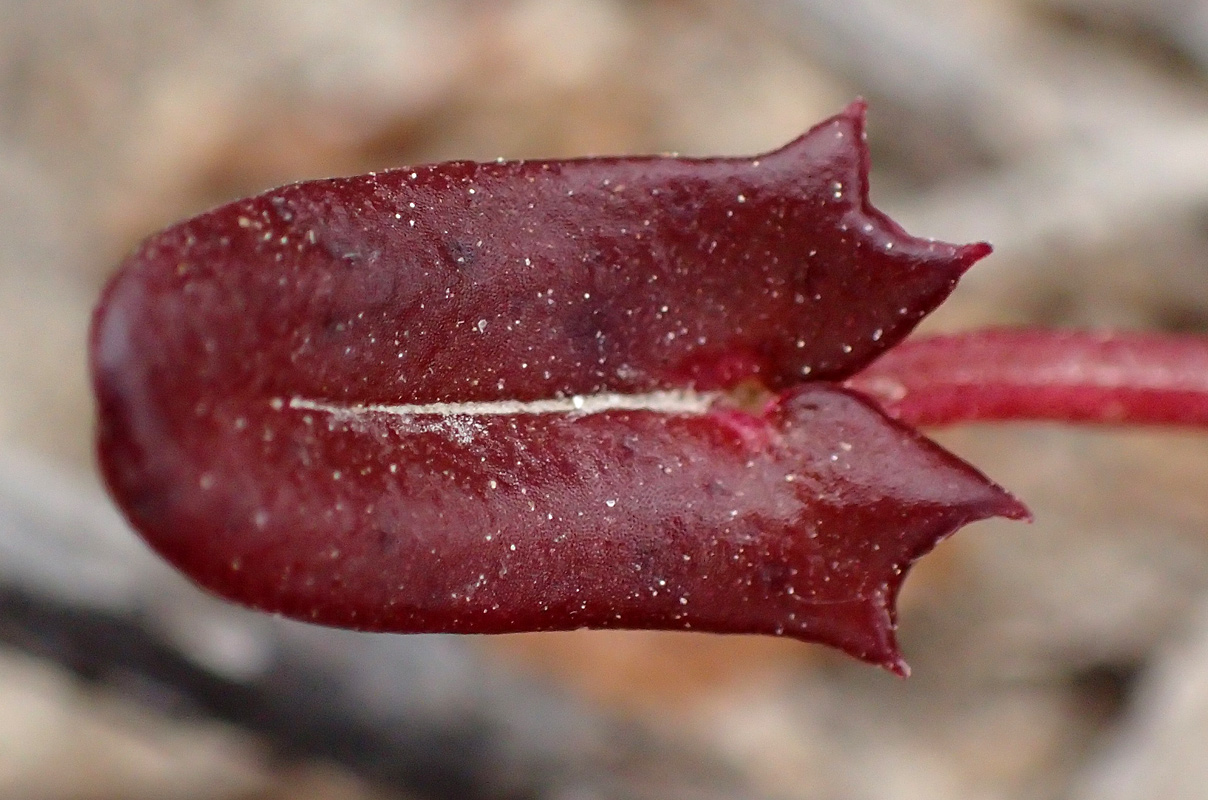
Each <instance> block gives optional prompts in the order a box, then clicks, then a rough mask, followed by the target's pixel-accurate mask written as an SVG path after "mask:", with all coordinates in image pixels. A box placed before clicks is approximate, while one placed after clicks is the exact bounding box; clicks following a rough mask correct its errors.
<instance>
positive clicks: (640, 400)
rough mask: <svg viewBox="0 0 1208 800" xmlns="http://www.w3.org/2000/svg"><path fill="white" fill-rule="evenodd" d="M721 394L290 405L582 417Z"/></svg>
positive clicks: (695, 405) (699, 405)
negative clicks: (398, 403)
mask: <svg viewBox="0 0 1208 800" xmlns="http://www.w3.org/2000/svg"><path fill="white" fill-rule="evenodd" d="M720 395H721V393H720V392H694V391H690V390H671V391H657V392H646V393H643V394H617V393H612V392H606V393H602V394H585V395H574V396H572V397H559V398H551V399H544V400H494V401H486V402H469V403H425V404H411V405H407V404H404V405H379V404H356V403H354V404H349V405H341V404H338V403H328V402H323V401H319V400H307V399H306V398H304V397H293V398H291V399H290V401H289V407H290V408H293V409H299V410H303V411H322V412H325V413H328V414H333V415H339V416H343V415H347V414H362V413H372V414H388V415H391V416H396V417H418V416H436V417H489V416H515V415H537V414H566V415H568V416H576V417H582V416H588V415H591V414H602V413H604V412H606V411H653V412H656V413H661V414H681V415H693V416H699V415H701V414H705V413H708V411H709V409H710V408H711V407H712V405H713V403H714V401H715V400H717V398H718V397H719V396H720ZM273 407H274V408H279V407H280V401H275V402H274V403H273Z"/></svg>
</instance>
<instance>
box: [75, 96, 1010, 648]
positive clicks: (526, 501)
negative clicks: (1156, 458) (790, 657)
mask: <svg viewBox="0 0 1208 800" xmlns="http://www.w3.org/2000/svg"><path fill="white" fill-rule="evenodd" d="M986 252H988V248H987V247H986V246H985V245H968V246H964V247H957V246H953V245H947V244H943V243H937V242H931V241H926V240H920V239H916V238H913V237H910V236H908V235H906V234H905V233H904V232H903V231H902V230H901V229H900V228H899V227H898V226H896V225H895V224H893V223H892V222H890V221H889V220H888V219H886V218H885V217H884V216H883V215H881V214H880V213H879V212H877V211H875V210H874V209H872V208H871V207H870V206H869V205H868V201H867V153H866V150H865V147H864V144H863V107H862V106H861V105H859V104H857V105H853V106H852V107H851V108H849V109H848V110H847V111H845V112H844V113H842V114H840V115H838V116H836V117H834V118H833V119H831V120H828V121H826V122H824V123H822V124H821V125H819V126H818V127H816V128H814V129H813V130H811V131H810V132H809V133H807V134H806V135H805V136H803V137H801V138H799V139H797V140H795V141H794V142H792V143H790V144H789V145H787V146H786V147H785V148H782V149H781V150H778V151H775V152H773V153H770V154H767V155H764V156H760V157H756V158H738V159H735V158H726V159H698V160H692V159H680V158H670V157H649V158H604V159H583V160H575V161H562V162H499V163H490V164H472V163H462V162H454V163H449V164H440V165H435V166H427V167H418V168H415V169H403V170H396V171H391V172H385V173H380V174H377V175H366V176H361V177H356V178H347V179H336V180H325V181H315V182H308V183H302V184H297V185H294V186H287V187H283V188H281V189H277V190H274V191H271V192H268V193H266V194H264V195H261V196H259V197H255V198H252V199H249V200H244V201H239V202H236V203H232V204H230V205H227V206H223V207H221V208H218V209H216V210H214V211H212V212H209V213H207V214H203V215H201V216H199V217H196V218H194V219H191V220H188V221H186V222H183V223H181V224H179V225H176V226H174V227H172V228H169V229H168V230H166V231H164V232H162V233H159V234H157V235H155V236H153V237H151V238H150V239H148V240H147V241H146V242H144V243H143V244H142V245H141V246H140V247H139V249H138V250H137V251H136V252H135V253H134V254H133V255H132V256H131V257H130V258H129V259H128V260H127V261H126V263H125V264H124V265H123V267H122V269H121V271H120V272H119V273H118V275H117V276H116V277H115V278H114V280H113V282H112V283H111V284H110V286H109V288H108V289H107V290H106V292H105V295H104V297H103V299H102V301H101V304H100V306H99V307H98V310H97V312H96V316H95V319H94V325H93V333H92V369H93V379H94V385H95V389H96V393H97V397H98V402H99V407H100V425H99V449H100V459H101V464H102V468H103V471H104V474H105V477H106V480H107V481H108V484H109V487H110V489H111V491H112V493H113V495H114V497H115V498H116V499H117V501H118V503H119V504H120V505H121V506H122V508H123V509H124V511H125V513H126V514H127V516H128V517H129V519H130V520H131V522H132V523H133V524H134V526H135V527H136V528H137V529H138V530H139V531H140V532H141V533H142V534H143V535H144V536H145V537H146V538H147V540H148V542H149V543H150V544H151V545H152V546H153V547H155V548H156V549H157V550H158V551H159V552H160V553H162V554H163V555H164V556H165V557H166V558H168V559H169V560H170V561H172V562H173V563H174V564H176V565H177V566H179V567H180V568H181V569H182V570H184V571H185V572H186V573H188V574H189V575H191V576H192V577H193V578H194V579H196V580H197V581H198V582H199V583H201V584H202V585H203V586H206V587H208V588H210V589H211V590H213V591H216V592H218V593H219V594H222V595H224V596H226V597H229V598H231V599H233V600H237V601H239V602H242V603H246V604H248V605H251V606H254V607H257V608H261V609H265V610H269V611H278V612H282V613H285V614H288V615H291V616H295V617H299V618H302V619H308V620H313V621H315V622H320V623H324V624H331V625H343V626H349V627H354V628H361V629H365V630H389V631H411V632H415V631H449V632H480V633H487V632H505V631H521V630H552V629H566V628H576V627H583V626H589V627H637V628H671V629H679V628H684V629H692V630H705V631H718V632H736V633H737V632H742V633H773V634H784V635H790V636H795V637H798V638H801V639H806V640H810V641H819V642H824V643H827V644H831V645H834V646H837V647H840V648H842V649H844V650H845V651H847V652H849V653H851V654H853V655H855V656H857V657H860V658H864V659H866V660H869V661H872V662H875V663H880V664H884V665H886V666H888V667H890V668H893V669H898V670H901V669H903V668H904V665H903V664H902V662H901V660H900V656H899V655H898V652H897V648H896V645H895V643H894V636H893V627H894V625H893V619H894V610H893V603H894V599H895V598H896V594H897V591H898V588H899V586H900V583H901V580H902V577H903V576H904V573H905V571H906V570H907V569H908V568H909V566H910V564H911V563H912V562H913V561H914V560H915V559H916V558H918V557H919V556H921V555H922V554H923V553H925V552H926V551H927V550H929V549H930V548H931V547H932V546H933V545H934V544H935V542H936V541H937V540H938V539H939V538H941V537H943V536H945V535H947V534H949V533H951V532H952V531H953V530H955V529H956V528H958V527H959V526H961V525H963V524H965V523H966V522H968V521H971V520H974V519H980V518H983V517H987V516H991V515H995V514H1002V515H1007V516H1016V517H1018V516H1022V515H1024V514H1025V513H1026V512H1025V511H1024V510H1023V508H1022V506H1021V505H1020V504H1019V503H1018V502H1017V501H1015V500H1014V499H1013V498H1011V497H1010V496H1009V495H1007V494H1006V493H1005V492H1004V491H1002V490H1001V489H999V488H998V487H996V486H995V485H993V484H992V483H990V482H989V481H988V480H986V479H985V478H984V477H983V476H981V475H980V474H979V473H978V472H976V470H974V469H973V468H972V467H970V466H968V465H966V464H964V463H963V462H961V461H960V460H959V459H957V458H956V457H955V456H952V455H950V454H948V453H946V452H944V451H943V450H941V449H940V448H938V447H937V446H936V445H934V444H932V443H930V442H929V441H927V440H926V439H924V438H922V437H921V436H920V435H919V434H917V433H915V432H913V431H912V430H910V429H908V428H905V427H903V426H902V425H900V424H899V423H895V422H892V421H890V420H889V419H887V418H886V417H885V416H884V415H883V414H882V413H881V412H880V411H879V410H878V409H877V408H875V407H874V406H873V405H871V404H869V403H868V402H867V401H864V400H861V399H859V398H857V397H856V396H854V395H851V394H848V393H846V392H845V391H844V390H842V389H840V388H838V387H836V386H835V385H833V384H831V383H827V382H819V379H826V380H836V379H842V378H845V377H847V376H849V375H851V374H852V373H853V372H855V371H856V370H857V369H859V368H860V367H862V366H863V365H865V364H866V363H868V362H869V361H870V360H871V359H873V358H874V357H876V356H877V355H878V354H879V353H881V352H882V351H883V350H884V349H886V348H887V347H889V346H891V345H892V344H894V343H895V342H897V341H898V340H900V339H901V338H902V337H903V336H905V335H906V333H908V332H909V331H910V330H911V329H912V328H913V326H914V325H915V324H916V323H917V321H918V320H919V319H920V318H921V317H922V316H923V315H925V314H926V313H927V312H928V311H930V310H931V309H932V308H934V307H935V305H937V304H938V303H939V302H941V301H942V300H943V299H944V297H946V296H947V294H948V293H949V292H950V291H951V289H952V288H953V286H954V285H955V282H956V280H957V278H958V277H959V276H960V274H961V273H962V272H963V271H964V270H965V269H967V268H968V267H969V266H970V265H971V264H972V263H973V262H974V261H976V260H977V259H978V258H980V257H981V256H983V255H984V254H985V253H986ZM750 380H755V381H757V382H759V383H761V384H763V385H764V386H765V387H767V388H769V389H771V390H773V391H775V392H778V393H780V397H779V398H778V400H777V401H775V402H773V403H772V405H771V406H769V407H768V408H767V409H765V410H764V411H763V412H761V413H748V412H746V411H742V410H739V409H737V408H735V407H733V406H732V405H730V404H729V403H728V402H727V401H726V399H725V398H724V397H723V398H721V399H719V400H717V401H716V402H715V403H714V404H713V405H712V407H710V408H708V409H705V408H703V407H693V408H682V409H672V410H668V409H666V408H663V409H661V410H658V409H646V410H643V409H629V410H626V409H621V408H612V409H611V410H598V409H595V408H594V407H593V406H592V402H593V397H594V396H596V395H599V394H601V393H609V394H619V395H626V396H629V395H634V394H641V393H647V392H652V391H664V390H712V389H718V388H721V389H726V388H730V387H733V386H734V385H735V384H737V383H739V382H742V381H750ZM571 398H579V399H578V400H572V399H571ZM547 400H553V401H561V402H562V404H563V405H567V408H565V409H563V410H560V411H549V410H546V407H545V406H541V405H540V401H547ZM534 401H538V402H537V405H532V403H533V402H534ZM474 403H487V404H495V405H494V406H490V407H480V406H475V405H466V404H474ZM508 403H518V404H520V405H515V406H508V405H506V404H508ZM431 404H445V405H440V406H437V407H435V408H434V407H432V406H431ZM499 404H505V405H499ZM525 404H528V405H525ZM399 405H402V406H405V407H406V408H403V409H397V408H396V409H393V410H391V409H387V408H378V407H377V406H399ZM484 408H485V409H486V410H485V411H484ZM509 408H510V409H511V411H509ZM488 412H490V413H488Z"/></svg>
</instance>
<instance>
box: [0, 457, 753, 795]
mask: <svg viewBox="0 0 1208 800" xmlns="http://www.w3.org/2000/svg"><path fill="white" fill-rule="evenodd" d="M0 641H2V642H4V643H6V644H8V645H11V646H16V647H19V648H22V649H24V650H26V651H29V652H31V653H34V654H37V655H39V656H41V657H43V658H47V659H52V660H54V661H56V662H59V663H62V664H65V665H67V666H68V667H69V668H71V669H72V670H74V671H75V672H76V673H77V674H79V675H81V676H84V677H86V678H89V679H91V680H96V681H102V682H105V683H107V684H109V685H111V686H114V687H116V688H118V689H119V690H124V691H126V692H128V693H130V694H132V695H134V696H136V697H137V698H138V699H141V700H143V701H144V702H147V701H151V702H154V703H155V704H157V705H159V706H160V707H164V706H167V707H168V708H169V710H173V711H176V712H178V713H185V712H187V713H203V714H206V715H210V716H213V717H216V718H220V719H223V720H226V721H229V722H233V723H235V724H238V725H240V726H243V727H245V728H247V729H249V730H251V731H253V732H255V733H257V734H259V735H260V736H262V737H264V738H265V739H266V740H268V741H269V742H270V743H271V744H272V745H273V746H274V747H275V748H276V749H277V750H278V751H279V752H281V753H283V754H287V755H291V756H314V757H319V758H323V759H327V760H331V761H334V762H337V763H340V764H343V765H345V766H346V767H348V768H350V769H352V770H354V771H355V772H358V773H360V774H361V775H364V776H366V777H369V778H371V779H374V780H376V781H379V782H381V783H383V784H385V785H387V786H392V787H395V788H401V789H405V790H407V791H408V792H411V793H414V794H418V795H419V796H422V797H428V798H449V800H453V798H457V799H458V800H463V799H468V798H543V797H566V796H571V795H573V796H575V797H593V798H594V797H601V798H604V797H626V798H652V800H653V798H684V799H685V800H714V799H716V800H721V799H722V798H730V797H735V798H736V797H743V798H748V797H752V796H754V793H753V792H752V791H751V790H750V788H749V787H743V786H742V785H741V783H740V782H739V781H738V779H736V778H735V777H734V776H733V775H732V774H730V773H729V772H727V771H726V770H725V769H724V768H720V767H718V766H717V765H716V764H715V763H710V761H709V760H708V759H706V758H698V757H695V756H693V755H692V754H690V753H686V752H684V751H682V750H680V749H678V748H676V747H674V746H672V745H670V744H668V743H666V742H663V741H661V740H658V739H657V738H655V737H653V736H652V735H650V734H648V733H645V732H643V731H641V730H638V729H634V728H632V727H630V726H627V725H623V724H620V723H618V722H615V721H612V720H609V719H606V718H604V717H601V716H600V715H598V714H595V713H592V712H591V711H589V710H588V709H586V708H584V707H583V706H581V705H580V704H577V703H575V702H572V701H571V700H570V699H568V698H566V697H563V696H561V695H558V694H556V693H554V692H551V691H550V690H548V689H544V688H543V687H541V686H539V685H537V684H535V683H531V682H525V681H521V680H519V679H517V678H516V677H514V676H510V675H507V674H504V673H503V671H502V670H500V669H498V668H495V667H493V666H492V665H490V664H489V663H486V662H483V661H481V660H479V659H478V658H476V656H475V654H474V652H473V651H472V649H471V648H469V647H468V646H467V645H466V643H465V642H464V641H463V640H460V639H455V638H452V637H439V636H411V637H403V636H381V635H367V634H357V633H352V632H348V631H336V630H330V629H322V628H316V627H312V626H307V625H303V624H300V623H294V622H290V621H287V620H282V619H277V618H272V617H269V616H266V615H261V614H256V613H253V612H249V611H246V610H243V609H239V608H236V607H233V606H229V605H226V604H223V603H220V602H218V601H216V600H213V599H211V598H209V597H208V596H205V595H203V594H201V593H200V592H199V591H197V590H196V589H195V588H193V587H192V586H191V585H190V584H188V583H186V582H185V580H184V579H183V578H181V577H179V576H178V575H176V574H175V573H174V572H173V571H172V570H171V569H169V568H168V567H167V566H166V565H165V564H163V563H161V562H160V561H159V560H158V559H157V558H156V557H155V556H154V555H152V554H151V553H150V552H149V551H148V550H147V549H146V548H145V547H144V546H143V545H142V544H141V543H140V542H139V541H138V540H137V539H136V538H135V537H134V536H133V535H132V534H131V533H130V532H129V530H128V529H127V528H126V526H125V524H124V523H123V522H122V520H121V519H120V518H119V517H118V516H117V515H116V513H115V512H114V511H113V510H112V509H111V508H110V506H109V505H108V503H107V502H106V501H105V499H104V498H103V497H102V496H100V495H99V494H98V493H96V492H95V491H94V490H93V491H89V490H86V489H85V488H83V487H82V486H81V485H78V484H76V483H74V482H72V481H70V480H68V479H67V478H65V477H64V476H62V475H59V474H55V473H53V472H52V471H50V470H47V469H46V468H44V467H41V466H39V465H38V464H36V463H33V462H31V461H30V460H28V459H25V458H18V457H14V456H12V455H5V454H0Z"/></svg>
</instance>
